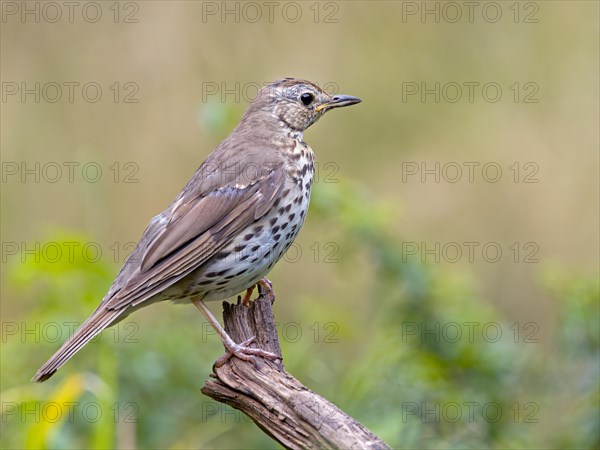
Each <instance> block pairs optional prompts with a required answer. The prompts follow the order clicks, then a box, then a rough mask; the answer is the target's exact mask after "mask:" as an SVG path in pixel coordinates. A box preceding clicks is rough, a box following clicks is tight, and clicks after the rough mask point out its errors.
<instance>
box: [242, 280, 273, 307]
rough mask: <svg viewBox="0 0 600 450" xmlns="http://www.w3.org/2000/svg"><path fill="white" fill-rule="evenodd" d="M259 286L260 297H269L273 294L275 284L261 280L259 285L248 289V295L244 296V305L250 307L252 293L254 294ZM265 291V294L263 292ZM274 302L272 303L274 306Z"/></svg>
mask: <svg viewBox="0 0 600 450" xmlns="http://www.w3.org/2000/svg"><path fill="white" fill-rule="evenodd" d="M257 286H258V295H265V294H266V295H268V294H272V293H273V283H271V282H270V281H269V280H268V279H266V278H264V277H263V278H261V279H260V280H258V283H256V284H253V285H252V286H250V287H249V288H248V289H246V293H245V294H244V298H243V299H242V305H244V306H249V305H250V297H252V292H254V288H255V287H257ZM263 291H264V292H263ZM272 303H273V302H271V304H272Z"/></svg>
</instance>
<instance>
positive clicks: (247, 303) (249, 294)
mask: <svg viewBox="0 0 600 450" xmlns="http://www.w3.org/2000/svg"><path fill="white" fill-rule="evenodd" d="M255 287H256V284H253V285H252V286H250V287H249V288H248V289H246V293H245V294H244V298H243V299H242V305H244V306H250V297H252V291H254V288H255Z"/></svg>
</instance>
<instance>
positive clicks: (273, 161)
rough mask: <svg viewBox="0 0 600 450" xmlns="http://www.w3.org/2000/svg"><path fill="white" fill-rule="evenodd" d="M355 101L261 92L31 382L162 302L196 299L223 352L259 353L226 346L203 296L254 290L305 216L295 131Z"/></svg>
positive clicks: (303, 167)
mask: <svg viewBox="0 0 600 450" xmlns="http://www.w3.org/2000/svg"><path fill="white" fill-rule="evenodd" d="M358 102H360V100H359V99H357V98H355V97H350V96H335V97H331V96H329V95H328V94H326V93H325V92H323V91H322V90H321V89H319V87H317V86H316V85H315V84H313V83H311V82H309V81H306V80H300V79H293V78H286V79H283V80H279V81H276V82H275V83H272V84H270V85H268V86H265V87H264V88H263V89H261V91H260V92H259V94H258V95H257V97H256V98H255V99H254V101H253V102H252V103H251V104H250V106H249V108H248V110H247V111H246V113H245V114H244V116H243V117H242V119H241V121H240V123H239V125H238V126H237V127H236V128H235V129H234V130H233V131H232V133H231V134H230V135H229V137H227V138H226V139H225V140H224V141H223V142H222V143H221V144H220V145H219V146H218V147H217V148H216V149H215V150H214V151H213V152H212V153H211V154H210V155H209V156H208V158H207V159H206V161H204V163H203V164H202V165H201V166H200V168H199V169H198V170H197V171H196V173H195V174H194V176H193V177H192V179H191V180H190V181H189V182H188V184H187V185H186V186H185V187H184V188H183V190H182V191H181V193H180V194H179V195H178V196H177V197H176V198H175V200H174V201H173V203H171V205H170V206H169V207H168V208H167V209H166V210H165V211H163V212H162V213H161V214H159V215H157V216H156V217H154V218H153V219H152V220H151V221H150V224H149V225H148V227H147V228H146V230H145V231H144V233H143V235H142V237H141V239H140V242H139V243H138V245H137V246H136V248H135V249H134V251H133V252H132V254H131V255H130V257H129V258H128V259H127V261H126V262H125V264H124V266H123V267H122V268H121V270H120V271H119V273H118V275H117V277H116V279H115V281H114V282H113V284H112V286H111V288H110V289H109V291H108V293H107V294H106V296H105V297H104V299H103V300H102V302H101V303H100V305H99V306H98V308H97V309H96V311H94V313H93V314H92V315H91V316H90V318H89V319H88V320H86V321H85V322H84V323H83V324H82V325H81V327H80V328H79V329H78V330H77V331H76V332H75V333H74V335H73V336H72V337H71V338H69V339H68V340H67V342H65V343H64V344H63V346H62V347H61V348H60V349H59V350H58V351H57V352H56V353H55V354H54V356H52V357H51V358H50V360H48V362H46V364H44V365H43V366H42V367H41V368H40V369H39V370H38V372H37V373H36V375H35V376H34V380H35V381H45V380H47V379H48V378H50V377H51V376H52V375H53V374H54V373H55V372H56V370H57V369H58V368H59V367H60V366H62V365H63V364H64V363H65V362H66V361H67V360H69V359H70V358H71V357H72V356H73V355H74V354H75V353H76V352H77V351H78V350H79V349H80V348H81V347H83V346H84V345H85V344H86V343H87V342H89V341H90V340H91V339H92V338H93V337H94V336H96V335H97V334H98V333H100V332H101V331H102V330H103V329H105V328H106V327H109V326H111V325H114V324H115V323H117V322H119V321H120V320H123V319H124V318H125V317H126V316H128V315H129V314H131V313H132V312H133V311H135V310H136V309H139V308H141V307H144V306H146V305H149V304H151V303H154V302H156V301H161V300H172V301H176V302H188V301H189V302H193V303H194V304H195V305H196V306H197V307H198V308H199V309H200V310H201V311H202V312H203V313H204V314H205V315H207V314H208V315H207V318H208V319H209V321H210V322H211V324H212V325H213V326H215V328H217V331H218V332H219V333H220V334H221V336H222V338H223V341H224V344H225V346H226V348H227V349H228V351H229V355H231V354H235V355H237V356H239V357H244V355H252V354H263V353H260V352H258V351H256V350H255V349H249V348H248V347H245V346H240V345H237V344H235V343H233V341H231V339H230V338H229V337H228V336H227V335H226V334H224V331H223V330H222V329H220V326H219V325H218V322H217V321H216V319H214V317H212V315H210V312H208V310H207V309H206V307H205V306H204V301H207V300H221V299H224V298H227V297H230V296H232V295H235V294H238V293H240V292H243V291H244V290H245V289H248V288H251V287H252V286H254V285H255V284H256V283H257V282H258V281H259V280H260V279H261V278H262V277H263V276H265V275H266V273H267V272H268V271H269V270H270V269H271V268H272V266H273V265H274V264H275V262H276V261H277V260H278V259H279V258H280V257H281V256H282V255H283V253H284V252H285V250H287V248H288V246H289V245H290V244H291V243H292V242H293V240H294V238H295V237H296V235H297V233H298V231H299V230H300V227H301V226H302V223H303V222H304V218H305V216H306V210H307V209H308V201H309V197H310V186H311V183H312V175H313V171H314V167H313V152H312V150H311V149H310V147H309V146H308V145H307V144H306V143H304V142H303V141H302V132H303V131H304V130H305V129H306V128H308V127H309V126H310V125H312V124H313V123H314V122H316V121H317V120H318V119H319V118H320V117H321V116H322V115H323V114H324V113H325V111H327V110H329V109H331V108H334V107H339V106H346V105H352V104H355V103H358ZM284 224H285V225H284ZM280 231H281V232H280ZM209 315H210V316H209ZM263 356H270V355H268V354H263Z"/></svg>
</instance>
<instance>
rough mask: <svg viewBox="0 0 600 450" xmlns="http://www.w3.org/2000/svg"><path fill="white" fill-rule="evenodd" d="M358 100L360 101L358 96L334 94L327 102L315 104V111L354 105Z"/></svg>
mask: <svg viewBox="0 0 600 450" xmlns="http://www.w3.org/2000/svg"><path fill="white" fill-rule="evenodd" d="M360 102H362V100H361V99H360V98H357V97H352V96H351V95H336V96H335V97H331V100H329V101H328V102H327V103H322V104H321V105H319V106H317V107H316V110H317V112H321V111H327V110H328V109H331V108H340V107H342V106H350V105H356V104H357V103H360Z"/></svg>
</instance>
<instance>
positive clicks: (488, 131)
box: [0, 1, 600, 448]
mask: <svg viewBox="0 0 600 450" xmlns="http://www.w3.org/2000/svg"><path fill="white" fill-rule="evenodd" d="M51 3H53V2H51ZM65 3H67V2H56V3H55V4H56V5H58V8H57V7H53V6H52V5H50V6H48V4H45V3H41V2H3V3H2V14H3V15H2V23H1V24H0V25H1V27H2V30H1V79H2V95H3V98H2V104H1V108H2V110H1V113H2V114H1V150H2V184H1V187H2V195H1V200H2V210H1V212H2V237H1V240H2V305H1V306H2V311H1V316H2V341H1V345H2V354H1V401H2V424H1V426H0V427H1V428H0V429H1V431H2V438H1V444H2V447H3V448H23V447H28V448H113V447H118V448H277V447H278V446H277V444H276V443H274V442H273V441H271V440H270V439H269V438H268V437H266V436H265V435H264V434H263V433H262V432H261V431H260V430H259V429H258V428H257V427H256V426H254V425H253V424H252V423H251V422H250V421H249V420H248V419H246V418H244V417H242V416H241V415H240V414H239V413H237V412H235V411H233V410H231V409H229V408H226V407H224V406H222V405H220V404H217V403H215V402H212V401H211V400H210V399H208V398H206V397H204V396H203V395H202V394H201V393H200V387H201V386H202V385H203V382H204V380H205V379H206V377H207V375H208V373H209V372H210V370H211V365H212V363H213V361H214V360H215V359H216V358H217V357H218V356H219V355H220V354H221V353H222V347H221V344H220V342H219V340H218V338H217V337H216V336H215V335H214V333H211V332H210V330H208V328H207V326H206V324H205V322H204V320H203V318H202V317H201V315H200V314H197V313H196V311H195V310H194V309H193V308H191V307H183V306H177V307H175V306H172V305H169V304H158V305H154V306H152V307H151V308H148V309H146V310H142V311H139V312H137V313H135V314H134V315H133V316H130V317H129V318H128V319H127V321H126V322H124V323H122V324H121V325H119V327H118V328H117V329H116V331H107V332H105V333H103V335H102V337H101V338H100V339H98V340H97V342H94V343H93V344H90V345H88V346H87V347H86V348H85V349H84V350H83V351H82V352H81V353H80V354H78V355H77V356H76V357H75V358H74V359H73V360H72V361H71V362H69V364H68V365H67V366H65V367H64V368H63V369H62V370H60V371H59V372H58V374H57V375H56V376H55V377H54V378H53V379H52V380H51V381H49V382H47V383H44V384H42V385H34V384H32V383H31V382H30V378H31V377H32V376H33V374H34V373H35V371H36V369H37V368H38V367H39V366H40V365H41V364H42V363H43V362H44V361H45V360H46V359H47V358H48V357H49V356H50V355H51V353H52V352H54V351H55V350H56V349H57V348H58V346H59V345H60V343H62V341H64V340H65V339H66V337H67V336H68V332H69V329H70V328H69V327H70V326H72V325H71V324H73V323H80V322H81V321H83V320H84V319H85V318H86V317H87V315H88V314H89V313H90V312H91V311H92V310H93V309H94V308H95V306H96V304H97V303H98V302H99V301H100V299H101V298H102V296H103V295H104V294H105V292H106V290H107V289H108V287H109V286H110V284H111V282H112V280H113V278H114V276H115V275H116V272H117V270H118V268H119V267H120V264H121V263H122V262H123V260H124V258H125V257H126V255H127V254H128V252H129V251H131V248H132V247H131V244H130V243H131V242H137V240H138V238H139V236H140V235H141V232H142V231H143V229H144V227H145V226H146V224H147V222H148V220H149V219H150V218H151V217H152V216H153V215H155V214H157V213H158V212H160V211H161V210H162V209H163V208H165V207H166V206H167V205H168V204H169V203H170V201H171V200H172V199H173V197H174V196H175V195H176V194H177V193H178V192H179V190H180V188H181V187H182V186H183V184H184V183H185V182H186V181H187V180H188V178H189V177H190V176H191V175H192V174H193V172H194V170H195V169H196V167H197V166H198V165H199V164H200V163H201V162H202V160H203V159H204V158H205V157H206V156H207V155H208V153H209V152H210V151H211V150H212V149H213V148H214V147H215V146H216V145H217V144H218V143H219V142H220V140H222V139H223V138H224V137H225V136H226V135H227V134H228V133H229V132H230V130H231V129H232V128H233V126H235V124H236V123H237V121H238V120H239V117H240V116H241V114H242V113H243V111H244V110H245V108H246V107H247V104H248V101H249V99H250V98H251V97H252V96H253V95H254V93H255V92H256V86H258V85H263V84H265V83H267V82H269V81H273V80H275V79H278V78H282V77H286V76H296V77H302V78H307V79H309V80H312V81H314V82H316V83H318V84H319V85H321V86H323V87H324V88H326V89H329V91H330V92H338V93H344V94H351V95H355V96H358V97H360V98H362V99H363V103H362V104H360V105H358V106H355V107H352V108H348V109H344V110H340V111H336V112H335V113H332V114H330V115H328V116H327V117H325V118H324V119H323V120H321V121H320V122H319V123H318V124H317V125H316V126H314V127H313V128H311V129H310V130H308V132H307V133H306V134H305V140H306V141H307V142H308V143H309V144H310V145H311V146H312V147H313V149H314V150H315V152H316V154H317V159H318V168H319V173H318V175H319V178H318V179H317V180H316V183H315V186H314V190H313V198H312V204H311V210H310V213H309V216H308V220H307V223H306V224H305V226H304V229H303V231H302V233H301V234H300V237H299V239H298V241H297V246H295V247H293V248H292V250H294V252H293V254H288V255H287V257H286V259H285V260H282V261H281V262H280V263H279V264H278V265H277V266H276V267H275V269H274V270H273V271H272V273H271V275H270V278H271V280H272V281H273V283H274V286H275V289H276V294H277V301H276V303H275V314H276V318H277V321H278V323H279V325H280V335H281V341H282V347H283V354H284V358H285V364H286V368H287V370H288V371H289V372H291V373H292V374H293V375H294V376H296V377H297V378H298V379H300V380H301V381H302V382H303V383H304V384H306V385H307V386H308V387H310V388H311V389H313V390H314V391H316V392H318V393H319V394H321V395H323V396H324V397H326V398H328V399H329V400H331V401H333V402H335V403H336V404H337V405H339V406H340V407H341V408H342V409H343V410H345V411H346V412H347V413H349V414H351V415H352V416H353V417H355V418H356V419H357V420H358V421H360V422H361V423H363V424H365V425H366V426H367V427H369V428H370V429H371V430H372V431H373V432H374V433H376V434H378V435H379V436H380V437H382V438H383V439H384V440H386V441H387V442H388V443H389V444H390V445H391V446H393V447H396V448H542V447H543V448H575V447H576V448H599V445H600V437H599V436H600V434H599V426H598V423H599V420H600V416H599V401H600V398H599V397H600V390H599V387H598V382H599V374H598V372H599V369H598V367H599V365H598V349H599V330H598V323H599V320H598V319H599V317H598V296H599V289H598V264H599V257H598V247H599V242H598V227H599V224H598V204H599V198H598V196H599V195H598V194H599V192H598V119H599V117H598V94H599V92H598V91H599V90H598V79H599V73H598V72H599V71H598V63H599V56H598V55H599V48H598V35H599V33H598V31H599V30H598V28H599V27H598V3H597V2H587V1H585V2H584V1H582V2H577V1H548V2H498V3H495V2H472V3H471V6H469V4H468V2H450V3H441V2H393V1H391V2H367V1H352V2H321V3H316V2H312V1H311V2H275V3H271V4H269V3H268V2H267V3H264V2H257V3H238V2H227V3H223V2H194V1H173V2H170V1H169V2H167V1H143V2H122V3H115V2H99V3H96V4H92V5H90V4H88V2H75V3H76V5H75V6H71V7H70V6H68V5H66V4H65ZM36 5H37V6H36ZM69 8H73V9H72V10H71V11H70V9H69ZM27 11H33V12H30V13H27ZM36 11H37V12H36ZM227 11H229V12H228V13H226V14H225V15H224V16H223V13H224V12H227ZM428 11H430V12H428ZM98 12H100V14H101V16H98ZM498 12H499V13H500V14H501V16H498ZM58 13H60V14H61V16H60V17H58V16H57V14H58ZM70 13H72V15H71V16H70ZM459 13H460V16H458V15H457V14H459ZM57 17H58V19H57ZM35 83H40V84H39V87H36V84H35ZM53 83H58V85H59V86H60V87H61V89H62V95H61V96H60V97H57V92H58V91H57V90H56V85H55V84H53ZM65 83H67V84H65ZM89 83H91V84H89ZM436 83H439V88H436ZM465 83H466V84H465ZM84 85H85V86H86V88H85V92H84V91H83V86H84ZM484 85H486V89H485V91H483V90H482V87H483V86H484ZM68 86H72V89H73V91H72V98H71V99H70V98H69V87H68ZM457 86H458V87H459V88H460V89H461V90H462V92H458V91H457V90H456V88H457ZM468 86H474V88H473V89H474V90H473V95H472V97H471V98H469V95H468V94H469V88H468ZM97 87H100V89H101V92H102V95H101V97H99V98H98V101H95V102H93V101H92V99H94V97H96V91H95V88H97ZM498 87H499V88H500V91H498ZM27 89H29V90H31V91H32V92H33V93H29V94H23V91H24V90H27ZM415 89H417V92H415ZM423 90H429V91H430V93H429V94H427V93H425V94H424V95H422V94H423ZM436 90H437V92H436ZM36 91H37V93H36ZM498 92H500V94H499V96H498ZM436 94H437V95H439V98H436ZM36 95H39V99H36ZM38 100H39V101H38ZM54 100H56V101H54ZM71 100H72V101H71ZM423 164H425V166H423ZM486 164H487V165H486ZM69 167H72V168H73V169H72V170H73V171H72V172H70V171H69ZM456 167H460V168H461V169H462V170H463V172H462V174H458V175H457V172H456ZM468 167H473V168H474V171H473V177H472V178H470V177H469V173H468ZM484 167H485V171H483V169H484ZM98 168H100V170H101V171H102V172H101V174H100V173H98V172H97V169H98ZM423 168H425V169H430V170H432V172H425V173H423V171H422V169H423ZM437 168H439V169H437ZM497 168H500V169H501V170H502V172H501V173H500V174H499V176H498V175H497V173H496V172H494V171H495V170H497ZM488 169H489V171H488ZM415 170H418V173H416V174H413V172H414V171H415ZM436 176H437V177H439V179H436ZM422 177H423V178H422ZM436 246H437V247H436ZM484 247H485V248H486V249H487V250H489V252H487V250H486V253H484V252H483V248H484ZM457 248H458V249H460V250H461V252H462V253H461V254H457V253H456V250H457ZM469 248H473V249H474V250H473V254H472V255H470V254H469ZM498 248H499V249H501V251H502V254H501V255H500V256H498V257H496V254H495V250H497V249H498ZM69 249H73V251H72V252H70V251H69ZM57 250H58V251H57ZM212 309H213V311H214V312H215V313H216V314H220V305H219V304H213V305H212Z"/></svg>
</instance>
